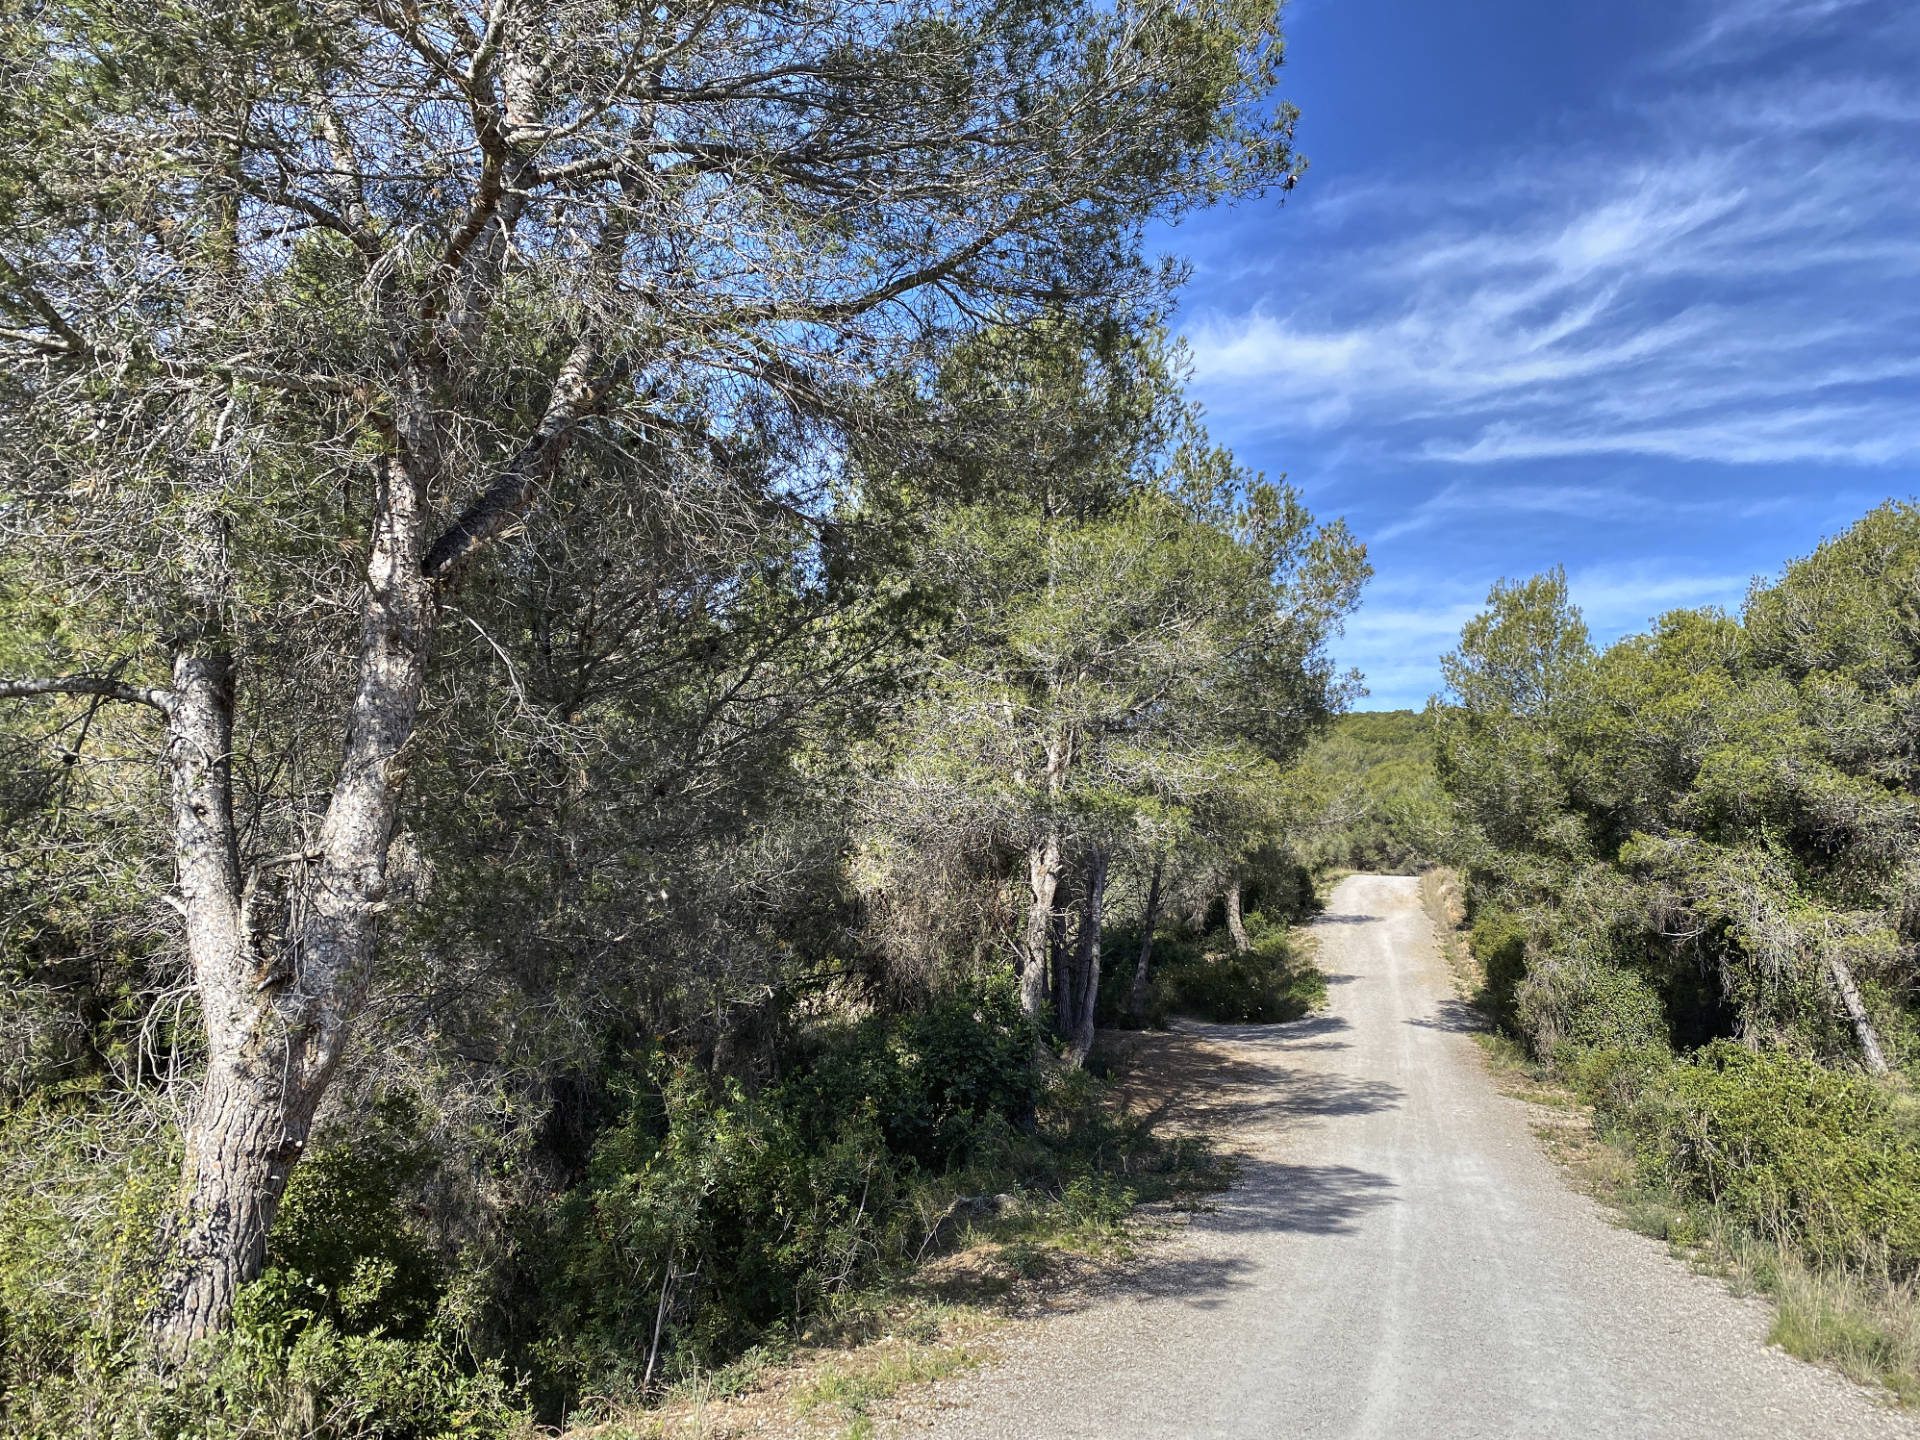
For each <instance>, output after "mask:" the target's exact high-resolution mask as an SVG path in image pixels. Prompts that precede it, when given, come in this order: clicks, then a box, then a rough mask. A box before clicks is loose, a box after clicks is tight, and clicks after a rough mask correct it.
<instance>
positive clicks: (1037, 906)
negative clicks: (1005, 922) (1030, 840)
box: [1020, 833, 1060, 1024]
mask: <svg viewBox="0 0 1920 1440" xmlns="http://www.w3.org/2000/svg"><path fill="white" fill-rule="evenodd" d="M1027 884H1028V887H1029V889H1030V890H1031V891H1032V897H1033V898H1032V900H1031V902H1030V903H1029V904H1028V906H1027V928H1026V933H1025V935H1024V936H1023V937H1022V938H1021V945H1020V949H1021V964H1020V1008H1021V1010H1022V1011H1024V1012H1025V1014H1026V1016H1027V1018H1028V1019H1029V1020H1032V1021H1033V1022H1034V1023H1035V1024H1038V1023H1039V1022H1040V1021H1041V1020H1042V1018H1044V1017H1045V1015H1046V1013H1047V998H1048V995H1047V991H1048V978H1049V977H1048V973H1047V960H1048V953H1047V952H1048V950H1049V949H1050V946H1049V944H1048V942H1049V940H1050V939H1051V938H1052V933H1053V904H1054V896H1055V894H1056V893H1057V892H1058V890H1059V888H1060V837H1059V835H1057V834H1052V833H1050V834H1048V836H1047V837H1046V839H1045V840H1043V841H1041V842H1040V843H1039V844H1037V845H1034V846H1031V847H1030V848H1029V849H1028V850H1027Z"/></svg>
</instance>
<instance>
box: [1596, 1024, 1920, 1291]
mask: <svg viewBox="0 0 1920 1440" xmlns="http://www.w3.org/2000/svg"><path fill="white" fill-rule="evenodd" d="M1613 1118H1614V1119H1615V1120H1616V1121H1617V1123H1619V1124H1621V1125H1622V1126H1623V1127H1624V1128H1625V1129H1626V1130H1627V1132H1628V1133H1630V1134H1631V1135H1632V1137H1633V1138H1634V1139H1635V1141H1636V1142H1637V1144H1638V1147H1639V1149H1640V1153H1641V1159H1642V1164H1643V1166H1644V1167H1645V1168H1646V1169H1647V1171H1648V1172H1649V1174H1650V1175H1651V1176H1653V1177H1655V1178H1657V1179H1659V1180H1660V1181H1662V1182H1664V1183H1665V1184H1667V1185H1668V1186H1670V1187H1671V1188H1672V1189H1673V1190H1674V1191H1675V1192H1676V1193H1677V1194H1678V1195H1680V1196H1681V1197H1683V1198H1686V1199H1692V1200H1700V1201H1706V1202H1709V1203H1711V1204H1713V1205H1715V1206H1718V1207H1719V1208H1720V1209H1722V1210H1723V1211H1724V1212H1725V1213H1727V1214H1728V1215H1730V1216H1731V1217H1733V1218H1734V1219H1736V1220H1737V1221H1739V1222H1741V1223H1742V1224H1745V1225H1747V1226H1749V1227H1750V1228H1752V1229H1754V1230H1756V1231H1759V1232H1760V1233H1762V1234H1765V1235H1767V1236H1769V1237H1771V1238H1774V1239H1777V1240H1780V1241H1781V1242H1783V1243H1787V1244H1790V1245H1797V1246H1800V1247H1803V1248H1804V1249H1805V1250H1807V1251H1808V1252H1810V1253H1811V1254H1813V1255H1814V1256H1816V1257H1818V1258H1820V1259H1823V1260H1829V1261H1842V1262H1847V1261H1861V1262H1869V1263H1874V1264H1878V1263H1879V1262H1880V1261H1882V1260H1884V1261H1886V1262H1888V1263H1890V1264H1891V1265H1892V1266H1894V1267H1895V1268H1896V1269H1897V1270H1902V1271H1906V1272H1909V1273H1911V1272H1913V1271H1914V1270H1915V1269H1916V1268H1920V1144H1916V1143H1915V1138H1914V1137H1913V1136H1912V1135H1911V1134H1910V1133H1908V1132H1907V1131H1906V1130H1905V1129H1904V1128H1903V1127H1902V1126H1901V1125H1900V1124H1899V1123H1898V1122H1897V1119H1896V1116H1895V1113H1894V1107H1893V1103H1892V1101H1891V1100H1890V1099H1889V1097H1888V1094H1887V1092H1886V1090H1885V1089H1884V1088H1883V1087H1882V1086H1880V1085H1878V1084H1876V1083H1874V1082H1873V1081H1872V1080H1870V1079H1868V1078H1867V1077H1865V1076H1862V1075H1858V1074H1846V1073H1842V1072H1836V1071H1833V1070H1829V1069H1826V1068H1825V1067H1823V1066H1821V1065H1819V1064H1817V1063H1815V1062H1814V1061H1812V1060H1809V1059H1805V1058H1803V1057H1800V1056H1797V1055H1793V1054H1790V1053H1787V1052H1784V1051H1779V1050H1749V1049H1747V1048H1746V1047H1744V1046H1741V1045H1738V1044H1735V1043H1733V1042H1731V1041H1724V1040H1723V1041H1717V1042H1715V1043H1714V1044H1711V1045H1709V1046H1706V1047H1705V1048H1703V1049H1702V1050H1700V1051H1699V1052H1697V1053H1696V1054H1694V1055H1693V1056H1691V1057H1689V1058H1688V1059H1687V1060H1686V1061H1684V1062H1683V1063H1680V1064H1677V1065H1674V1066H1671V1067H1669V1068H1666V1069H1664V1070H1661V1071H1658V1072H1656V1073H1655V1074H1654V1075H1653V1076H1652V1077H1651V1079H1650V1080H1649V1082H1648V1084H1647V1085H1646V1088H1645V1089H1644V1091H1643V1092H1642V1093H1641V1095H1640V1096H1639V1097H1638V1099H1637V1100H1636V1101H1635V1102H1634V1103H1632V1104H1631V1106H1630V1107H1629V1108H1627V1109H1625V1110H1624V1111H1623V1112H1619V1113H1616V1114H1615V1115H1614V1116H1613Z"/></svg>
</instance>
